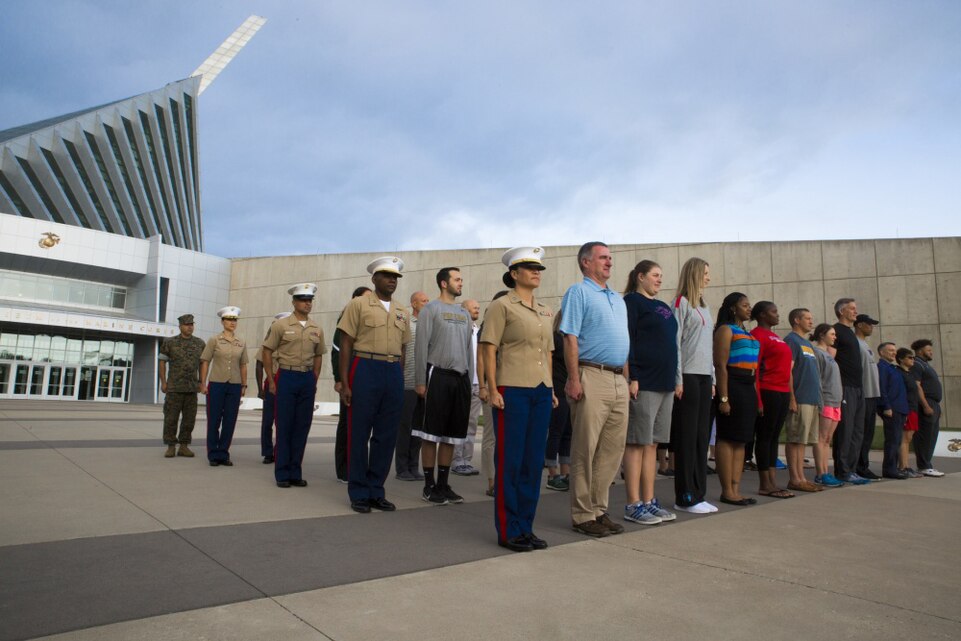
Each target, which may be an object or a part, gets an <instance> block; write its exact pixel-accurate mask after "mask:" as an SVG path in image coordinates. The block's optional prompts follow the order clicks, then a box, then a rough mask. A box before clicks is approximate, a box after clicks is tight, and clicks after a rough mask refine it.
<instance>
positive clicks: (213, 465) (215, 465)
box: [210, 461, 220, 467]
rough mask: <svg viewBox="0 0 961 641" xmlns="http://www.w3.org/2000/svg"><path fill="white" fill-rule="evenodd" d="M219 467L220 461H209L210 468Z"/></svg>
mask: <svg viewBox="0 0 961 641" xmlns="http://www.w3.org/2000/svg"><path fill="white" fill-rule="evenodd" d="M218 465H220V461H210V467H217V466H218Z"/></svg>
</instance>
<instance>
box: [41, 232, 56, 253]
mask: <svg viewBox="0 0 961 641" xmlns="http://www.w3.org/2000/svg"><path fill="white" fill-rule="evenodd" d="M59 242H60V236H57V235H56V234H55V233H53V232H52V231H47V232H44V233H42V234H41V235H40V241H39V242H38V243H37V245H39V246H40V248H41V249H50V248H51V247H56V246H57V243H59Z"/></svg>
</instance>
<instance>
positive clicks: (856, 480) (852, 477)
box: [844, 472, 871, 485]
mask: <svg viewBox="0 0 961 641" xmlns="http://www.w3.org/2000/svg"><path fill="white" fill-rule="evenodd" d="M844 480H845V481H847V482H848V483H850V484H851V485H867V484H868V483H870V482H871V481H870V480H868V479H866V478H864V477H863V476H858V475H857V474H855V473H854V472H851V473H850V474H848V475H847V478H845V479H844Z"/></svg>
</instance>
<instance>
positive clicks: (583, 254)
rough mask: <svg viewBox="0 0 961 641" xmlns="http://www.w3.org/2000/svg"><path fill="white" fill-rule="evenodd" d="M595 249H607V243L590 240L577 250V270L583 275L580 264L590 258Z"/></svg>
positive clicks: (582, 268)
mask: <svg viewBox="0 0 961 641" xmlns="http://www.w3.org/2000/svg"><path fill="white" fill-rule="evenodd" d="M595 247H607V243H602V242H601V241H599V240H592V241H591V242H589V243H584V244H583V245H581V248H580V249H578V250H577V268H578V269H580V270H581V273H584V266H583V265H582V264H581V263H582V262H583V261H584V259H586V258H590V257H591V255H592V254H593V253H594V248H595Z"/></svg>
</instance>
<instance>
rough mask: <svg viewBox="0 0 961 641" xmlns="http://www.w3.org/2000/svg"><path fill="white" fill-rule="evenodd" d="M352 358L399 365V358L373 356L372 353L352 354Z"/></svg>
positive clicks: (386, 355)
mask: <svg viewBox="0 0 961 641" xmlns="http://www.w3.org/2000/svg"><path fill="white" fill-rule="evenodd" d="M354 356H358V357H360V358H368V359H370V360H372V361H384V362H387V363H399V362H400V356H394V355H393V354H374V353H372V352H354Z"/></svg>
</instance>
